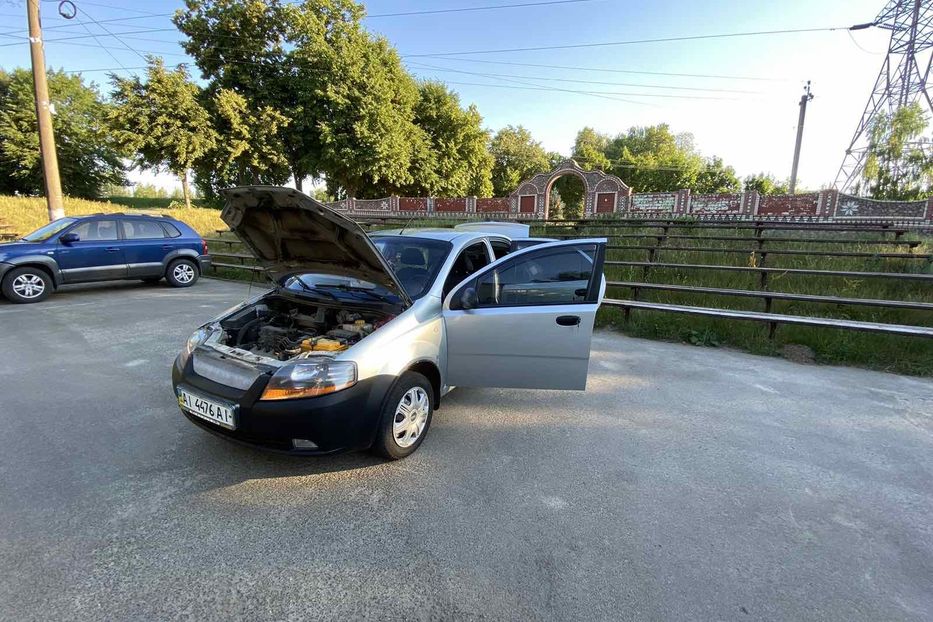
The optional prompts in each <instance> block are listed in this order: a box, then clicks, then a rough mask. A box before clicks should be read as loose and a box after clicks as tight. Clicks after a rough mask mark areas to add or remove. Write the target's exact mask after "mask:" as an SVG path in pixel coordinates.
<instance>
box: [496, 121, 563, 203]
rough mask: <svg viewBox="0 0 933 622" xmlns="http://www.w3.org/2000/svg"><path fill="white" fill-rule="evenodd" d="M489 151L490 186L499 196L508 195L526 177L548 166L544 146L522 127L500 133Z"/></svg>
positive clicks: (506, 129) (509, 128) (506, 128)
mask: <svg viewBox="0 0 933 622" xmlns="http://www.w3.org/2000/svg"><path fill="white" fill-rule="evenodd" d="M489 150H490V152H491V153H492V157H493V167H492V187H493V192H494V193H495V196H498V197H504V196H506V195H508V194H510V193H511V192H512V191H514V190H515V189H516V188H517V187H518V184H520V183H521V182H522V180H524V179H525V178H526V177H529V176H531V175H533V174H534V173H540V172H541V171H547V170H549V169H550V167H551V161H550V158H549V157H548V153H547V152H546V151H545V150H544V147H542V146H541V143H539V142H537V141H535V140H534V138H532V136H531V132H529V131H528V130H526V129H525V128H524V127H522V126H521V125H519V126H513V125H509V126H507V127H504V128H502V129H501V130H499V131H498V132H497V133H496V135H495V136H494V137H493V139H492V141H491V143H490V145H489Z"/></svg>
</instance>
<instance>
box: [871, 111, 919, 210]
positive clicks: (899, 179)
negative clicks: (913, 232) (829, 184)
mask: <svg viewBox="0 0 933 622" xmlns="http://www.w3.org/2000/svg"><path fill="white" fill-rule="evenodd" d="M928 123H929V120H928V119H927V118H926V115H925V114H924V112H923V109H922V108H921V107H920V104H911V105H909V106H903V107H901V108H898V109H897V110H896V111H895V112H894V113H893V114H890V115H882V116H879V117H878V118H877V120H876V121H875V123H874V124H873V125H872V126H871V128H869V139H868V152H867V156H866V158H865V169H864V173H863V181H864V184H865V185H866V186H867V191H868V194H869V195H870V196H871V197H872V198H875V199H888V200H901V201H910V200H917V199H923V198H926V197H927V196H929V195H930V193H931V191H933V155H931V153H930V144H929V141H928V140H926V139H924V133H925V132H926V129H927V126H928Z"/></svg>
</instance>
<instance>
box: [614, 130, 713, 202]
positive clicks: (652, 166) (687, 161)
mask: <svg viewBox="0 0 933 622" xmlns="http://www.w3.org/2000/svg"><path fill="white" fill-rule="evenodd" d="M692 143H693V137H692V136H689V135H680V136H675V135H674V134H673V133H672V132H671V131H670V128H669V127H668V126H667V124H661V125H655V126H651V127H633V128H630V129H629V130H628V131H627V132H626V133H624V134H620V135H618V136H617V137H615V138H613V139H612V140H611V141H610V142H609V146H608V148H607V150H606V156H607V157H608V158H609V160H610V161H611V162H612V169H611V170H612V172H613V173H614V174H615V175H617V176H618V177H619V178H620V179H621V180H622V181H624V182H625V183H626V184H627V185H628V186H630V187H631V188H632V189H633V190H635V191H636V192H670V191H672V190H679V189H682V188H690V189H691V190H692V189H693V188H694V186H695V184H696V181H697V177H698V175H699V174H700V171H701V170H702V168H703V166H704V163H703V158H702V157H700V156H699V155H698V154H697V153H696V152H695V151H694V150H693V144H692Z"/></svg>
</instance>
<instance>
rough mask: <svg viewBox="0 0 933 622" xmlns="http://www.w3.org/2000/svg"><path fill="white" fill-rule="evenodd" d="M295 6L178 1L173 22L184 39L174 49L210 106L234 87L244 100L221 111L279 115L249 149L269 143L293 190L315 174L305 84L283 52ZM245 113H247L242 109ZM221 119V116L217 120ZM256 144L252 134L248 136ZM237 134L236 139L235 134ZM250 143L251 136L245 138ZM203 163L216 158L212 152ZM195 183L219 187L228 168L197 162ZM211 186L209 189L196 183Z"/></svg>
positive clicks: (266, 0)
mask: <svg viewBox="0 0 933 622" xmlns="http://www.w3.org/2000/svg"><path fill="white" fill-rule="evenodd" d="M295 11H296V8H295V7H293V6H292V5H290V4H285V3H283V2H281V1H280V0H250V1H249V2H243V1H242V0H186V2H185V9H184V10H179V11H177V12H176V14H175V17H174V18H173V21H174V23H175V25H176V26H177V27H178V29H179V30H180V31H181V32H182V33H184V34H185V35H186V36H187V39H186V40H185V41H183V42H182V47H183V48H184V50H185V52H187V53H188V54H189V55H190V56H191V57H192V58H194V61H195V64H196V65H197V66H198V68H199V69H200V70H201V74H202V76H203V77H204V78H205V79H206V80H208V85H207V92H208V93H207V95H208V100H210V101H211V103H212V104H216V103H217V102H216V97H217V95H218V92H219V91H220V90H222V89H226V90H228V91H234V92H236V94H237V95H239V97H241V98H242V99H243V102H245V106H241V103H243V102H235V103H234V102H232V100H230V99H229V96H222V97H224V98H226V102H227V104H228V106H227V108H226V111H227V112H228V113H232V112H233V110H232V109H231V108H230V106H232V107H233V108H236V109H237V110H239V111H240V112H239V116H240V117H243V115H245V114H248V115H249V116H257V115H258V116H259V117H261V116H262V115H266V116H269V115H273V116H275V117H276V118H279V117H282V118H285V119H287V120H288V121H287V123H277V124H276V134H275V135H274V136H270V135H268V133H263V136H262V139H261V140H262V144H261V145H260V144H259V142H257V143H256V144H254V145H252V146H251V147H250V149H249V150H250V151H256V150H258V149H259V148H264V149H267V148H272V149H274V150H275V151H276V152H277V153H278V154H281V155H282V157H283V158H284V160H285V162H286V166H287V167H288V169H289V171H290V173H291V175H292V177H293V179H294V181H295V186H296V187H297V188H298V189H299V190H301V188H302V182H303V181H304V179H305V178H306V177H309V176H312V175H314V174H315V172H316V171H315V169H314V153H315V148H314V143H315V140H316V133H315V131H314V128H313V127H311V126H310V125H309V123H311V124H313V119H310V118H309V117H308V116H307V115H306V114H305V108H306V105H307V102H308V97H309V93H310V91H311V86H310V85H308V84H305V83H304V82H303V77H302V76H301V75H299V71H298V67H297V64H296V62H297V61H296V58H295V55H294V51H293V49H287V47H288V44H289V38H290V36H291V35H290V30H291V28H292V25H291V24H292V17H293V15H294V12H295ZM247 111H248V112H247ZM225 123H229V119H228V120H227V121H225ZM251 136H254V137H255V140H256V141H259V140H260V138H259V136H258V134H257V133H255V132H254V133H252V134H251ZM240 138H241V139H242V138H243V136H241V137H240ZM250 140H253V139H250ZM213 156H214V157H213V158H211V160H216V159H217V158H220V159H221V160H223V156H221V155H219V154H213ZM197 177H198V184H199V186H202V187H203V186H205V184H207V185H210V184H217V185H224V184H225V183H226V182H225V181H224V180H225V179H226V178H227V177H229V172H227V173H225V172H217V171H209V170H206V169H205V167H203V166H202V167H200V170H199V171H198V175H197ZM204 189H205V190H208V191H211V193H212V194H213V191H214V190H215V189H216V187H214V188H207V187H205V188H204Z"/></svg>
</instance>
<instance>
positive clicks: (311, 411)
mask: <svg viewBox="0 0 933 622" xmlns="http://www.w3.org/2000/svg"><path fill="white" fill-rule="evenodd" d="M178 363H179V361H177V360H176V362H175V365H174V366H173V367H172V387H173V388H174V389H175V390H176V395H177V394H178V392H177V389H178V387H179V386H183V387H185V388H187V389H188V390H189V391H192V392H194V393H197V394H199V395H201V396H203V397H205V398H208V399H210V398H211V397H213V398H215V399H218V400H221V401H224V402H230V403H233V404H236V406H237V413H236V429H235V430H228V429H226V428H223V427H221V426H220V425H217V424H214V423H211V422H209V421H205V420H204V419H201V418H199V417H196V416H194V415H191V414H189V413H188V412H186V411H184V410H182V413H183V414H184V415H185V416H186V417H187V418H188V420H189V421H191V422H192V423H194V424H195V425H197V426H198V427H200V428H203V429H205V430H207V431H209V432H211V433H213V434H216V435H218V436H221V437H223V438H226V439H229V440H233V441H237V442H240V443H244V444H247V445H251V446H254V447H260V448H263V449H268V450H272V451H278V452H284V453H290V454H299V455H322V454H330V453H336V452H340V451H349V450H354V449H365V448H368V447H369V446H371V445H372V443H373V440H374V439H375V435H376V431H377V429H378V426H379V416H380V413H381V412H382V406H383V401H384V399H385V396H386V395H387V394H388V392H389V390H390V389H391V387H392V384H393V382H394V381H395V377H394V376H376V377H373V378H367V379H365V380H360V381H359V382H357V383H356V384H355V385H353V386H352V387H350V388H349V389H344V390H343V391H338V392H337V393H333V394H331V395H322V396H320V397H312V398H306V399H293V400H278V401H261V400H259V397H260V396H261V395H262V392H263V389H265V387H266V384H267V383H268V381H269V377H268V376H260V377H259V378H258V379H257V380H256V381H255V382H253V384H252V386H250V387H249V388H247V389H245V390H241V389H236V388H234V387H229V386H226V385H222V384H219V383H217V382H214V381H212V380H210V379H208V378H205V377H203V376H200V375H198V374H196V373H195V372H194V369H193V365H192V361H191V360H188V361H187V362H186V364H185V366H184V368H183V369H182V368H179V365H178ZM292 439H305V440H308V441H311V442H313V443H314V444H315V445H317V449H295V447H294V446H293V444H292Z"/></svg>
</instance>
